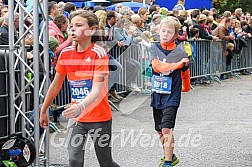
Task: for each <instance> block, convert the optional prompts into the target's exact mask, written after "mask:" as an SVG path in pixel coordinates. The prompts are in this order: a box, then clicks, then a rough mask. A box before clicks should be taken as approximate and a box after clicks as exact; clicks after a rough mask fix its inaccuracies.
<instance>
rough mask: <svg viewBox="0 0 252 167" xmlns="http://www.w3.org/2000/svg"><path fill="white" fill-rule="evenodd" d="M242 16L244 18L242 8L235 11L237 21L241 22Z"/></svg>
mask: <svg viewBox="0 0 252 167" xmlns="http://www.w3.org/2000/svg"><path fill="white" fill-rule="evenodd" d="M241 16H242V8H237V9H235V17H236V19H237V20H239V21H240V18H241Z"/></svg>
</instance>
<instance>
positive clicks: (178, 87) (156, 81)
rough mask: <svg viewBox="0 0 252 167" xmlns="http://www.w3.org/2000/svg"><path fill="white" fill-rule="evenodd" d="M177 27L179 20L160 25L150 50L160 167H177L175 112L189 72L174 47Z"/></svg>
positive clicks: (183, 57)
mask: <svg viewBox="0 0 252 167" xmlns="http://www.w3.org/2000/svg"><path fill="white" fill-rule="evenodd" d="M180 27H181V24H180V22H179V20H178V19H177V18H175V17H172V16H168V17H167V18H165V19H163V20H162V21H161V24H160V31H159V35H160V43H155V44H153V45H152V46H151V66H152V69H153V75H152V94H151V107H153V117H154V122H155V130H156V131H157V132H158V134H159V135H160V139H161V142H162V144H163V148H164V157H162V158H161V163H160V166H162V167H169V166H174V165H176V164H177V163H178V158H177V157H176V156H175V154H173V150H174V137H173V128H174V127H175V121H176V115H177V110H178V108H179V105H180V100H181V91H189V90H190V89H191V85H190V71H189V68H188V64H189V59H188V58H187V57H188V56H187V54H186V52H185V51H184V50H183V49H182V48H181V47H180V46H177V45H176V43H175V39H176V38H177V37H178V31H179V28H180Z"/></svg>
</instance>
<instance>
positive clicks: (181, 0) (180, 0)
mask: <svg viewBox="0 0 252 167" xmlns="http://www.w3.org/2000/svg"><path fill="white" fill-rule="evenodd" d="M172 10H173V11H174V10H178V11H179V10H185V7H184V0H178V4H177V5H175V6H174V7H173V9H172Z"/></svg>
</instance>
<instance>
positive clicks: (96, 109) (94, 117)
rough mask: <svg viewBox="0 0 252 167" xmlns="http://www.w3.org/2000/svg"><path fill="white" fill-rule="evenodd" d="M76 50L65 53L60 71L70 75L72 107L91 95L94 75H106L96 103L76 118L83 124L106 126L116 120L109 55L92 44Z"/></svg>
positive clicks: (71, 48)
mask: <svg viewBox="0 0 252 167" xmlns="http://www.w3.org/2000/svg"><path fill="white" fill-rule="evenodd" d="M76 47H77V45H76V46H69V47H67V48H65V49H64V50H62V52H61V54H60V56H59V60H58V62H57V65H56V71H57V72H58V73H60V74H66V75H67V78H68V82H69V85H70V90H71V97H72V103H78V102H79V101H80V100H82V99H84V98H85V97H86V96H87V95H88V93H89V92H90V91H91V88H92V84H93V78H94V75H99V74H103V75H104V74H106V75H105V80H104V84H103V87H102V90H101V92H100V95H99V97H98V98H97V99H96V100H95V102H94V103H92V104H90V105H89V106H87V107H86V108H85V109H84V110H83V111H82V113H81V114H80V115H79V116H78V117H77V118H76V120H77V121H79V122H103V121H108V120H110V119H111V118H112V112H111V109H110V106H109V103H108V91H107V81H108V74H109V68H108V61H109V59H108V55H107V53H106V51H105V50H104V49H103V48H102V47H101V46H99V45H96V44H94V43H93V44H92V45H91V46H90V47H89V48H88V49H87V50H85V51H83V52H77V50H76Z"/></svg>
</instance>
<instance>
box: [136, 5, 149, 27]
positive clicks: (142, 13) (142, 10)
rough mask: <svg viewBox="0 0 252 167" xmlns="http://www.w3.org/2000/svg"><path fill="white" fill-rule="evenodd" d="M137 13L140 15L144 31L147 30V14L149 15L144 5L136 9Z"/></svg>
mask: <svg viewBox="0 0 252 167" xmlns="http://www.w3.org/2000/svg"><path fill="white" fill-rule="evenodd" d="M138 15H139V16H140V17H141V19H142V21H143V23H144V28H145V31H149V30H150V26H149V25H148V24H147V23H148V15H149V12H148V10H147V9H146V8H145V7H142V8H140V9H139V10H138Z"/></svg>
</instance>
